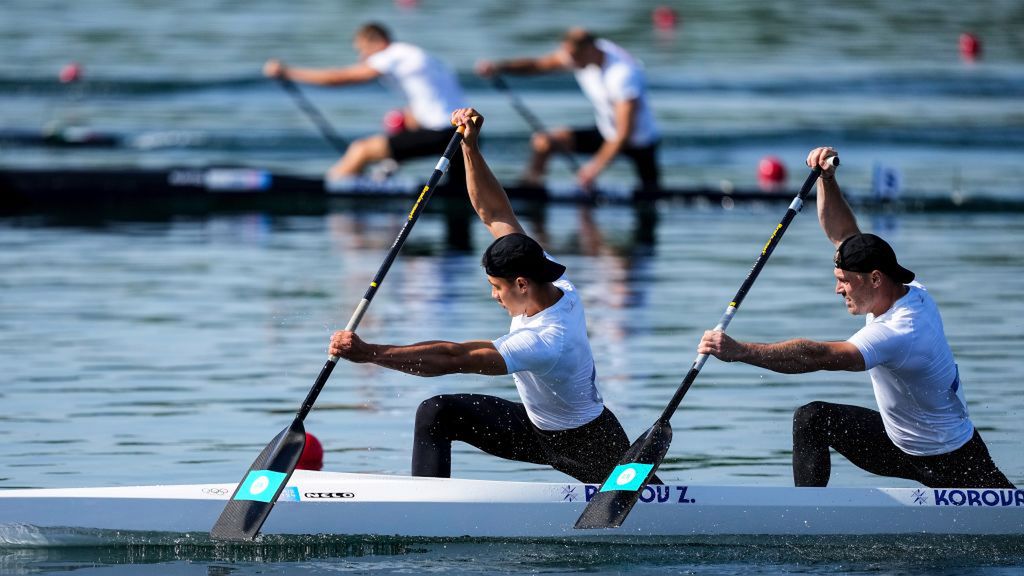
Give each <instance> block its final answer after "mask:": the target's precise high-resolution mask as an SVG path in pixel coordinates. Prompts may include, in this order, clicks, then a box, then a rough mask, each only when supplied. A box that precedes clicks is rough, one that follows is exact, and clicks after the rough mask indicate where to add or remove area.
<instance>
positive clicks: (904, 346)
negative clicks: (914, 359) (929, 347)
mask: <svg viewBox="0 0 1024 576" xmlns="http://www.w3.org/2000/svg"><path fill="white" fill-rule="evenodd" d="M910 338H912V336H911V335H910V334H901V333H899V332H897V331H895V330H892V329H890V328H889V327H888V326H886V325H885V324H882V323H878V322H873V323H871V324H868V325H867V326H864V327H863V328H861V329H860V330H858V331H857V333H856V334H854V335H853V336H850V338H849V339H848V340H847V342H849V343H851V344H853V345H854V346H856V347H857V349H858V350H860V353H861V355H862V356H864V369H865V370H870V369H872V368H874V367H875V366H878V365H880V364H886V365H889V364H893V363H902V359H903V358H904V357H905V356H906V354H907V350H909V349H910V343H909V342H908V339H910Z"/></svg>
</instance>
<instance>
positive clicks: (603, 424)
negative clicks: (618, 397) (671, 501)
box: [412, 394, 629, 483]
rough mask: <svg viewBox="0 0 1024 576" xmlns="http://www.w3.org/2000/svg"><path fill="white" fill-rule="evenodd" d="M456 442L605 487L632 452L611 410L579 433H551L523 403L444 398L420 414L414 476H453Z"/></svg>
mask: <svg viewBox="0 0 1024 576" xmlns="http://www.w3.org/2000/svg"><path fill="white" fill-rule="evenodd" d="M456 440H458V441H461V442H465V443H467V444H471V445H473V446H475V447H477V448H479V449H481V450H483V451H484V452H487V453H488V454H492V455H494V456H499V457H501V458H505V459H508V460H516V461H519V462H532V463H534V464H546V465H549V466H551V467H553V468H554V469H556V470H559V471H561V472H564V473H566V474H568V475H569V476H572V477H573V478H576V479H577V480H579V481H581V482H588V483H600V482H603V481H604V480H605V478H607V476H608V474H609V473H610V472H611V471H612V469H613V468H615V466H616V465H618V463H619V457H621V456H622V454H623V453H624V452H625V451H626V449H627V448H629V439H628V438H627V437H626V432H625V431H624V430H623V429H622V425H621V424H619V421H618V419H617V418H615V415H614V414H612V412H611V411H610V410H608V409H607V408H605V409H604V412H602V413H601V415H600V416H598V417H597V418H595V419H594V420H592V421H590V422H588V423H586V424H584V425H583V426H580V427H579V428H573V429H570V430H559V431H555V432H548V431H545V430H541V429H540V428H537V427H536V426H534V424H533V423H532V422H531V421H530V418H529V417H528V416H527V415H526V407H525V406H523V405H522V404H520V403H518V402H510V401H508V400H504V399H502V398H497V397H494V396H485V395H482V394H442V395H440V396H434V397H433V398H429V399H427V400H424V401H423V402H422V403H421V404H420V407H419V409H418V410H417V411H416V432H415V438H414V440H413V450H412V475H413V476H434V477H439V478H448V477H450V476H451V472H452V442H453V441H456Z"/></svg>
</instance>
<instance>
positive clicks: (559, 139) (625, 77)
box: [477, 28, 660, 195]
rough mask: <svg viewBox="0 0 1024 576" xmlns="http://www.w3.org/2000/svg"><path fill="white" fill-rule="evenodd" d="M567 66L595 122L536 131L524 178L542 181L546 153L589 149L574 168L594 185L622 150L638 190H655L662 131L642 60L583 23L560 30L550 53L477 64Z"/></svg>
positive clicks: (529, 68)
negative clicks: (587, 156)
mask: <svg viewBox="0 0 1024 576" xmlns="http://www.w3.org/2000/svg"><path fill="white" fill-rule="evenodd" d="M570 70H571V71H573V72H574V73H575V75H576V81H577V82H578V83H579V85H580V88H581V89H582V90H583V93H584V95H585V96H586V97H587V98H588V99H589V100H590V102H591V104H592V105H593V106H594V120H595V125H594V126H591V127H586V128H576V129H572V128H557V129H554V130H551V131H550V132H547V133H537V134H534V135H533V139H532V141H531V145H532V147H533V155H532V157H531V159H530V163H529V166H528V167H527V170H526V173H525V174H524V175H523V180H524V183H526V184H531V185H537V186H539V185H541V184H542V183H543V180H544V173H545V171H546V169H547V162H548V158H550V156H551V154H552V153H554V152H556V151H558V150H567V151H572V152H580V153H584V154H593V156H592V157H591V159H590V161H589V162H587V163H586V164H584V165H583V166H582V167H580V169H579V172H578V173H577V174H576V179H577V182H578V183H579V185H580V186H581V187H582V188H584V189H592V188H593V187H594V185H595V182H596V180H597V177H598V175H600V174H601V173H602V172H603V171H604V170H605V169H606V168H608V166H609V165H610V164H611V163H612V161H613V160H614V159H615V158H616V157H617V156H620V155H622V156H625V157H627V158H628V159H629V160H630V161H631V162H632V163H633V167H634V168H635V170H636V173H637V176H638V177H639V178H640V190H641V193H643V194H647V195H655V194H657V192H658V190H659V187H660V182H659V180H660V176H659V169H658V159H657V152H658V140H659V138H660V135H659V132H658V127H657V124H656V123H655V121H654V114H653V112H652V111H651V105H650V103H649V101H648V98H647V78H646V76H645V74H644V70H643V67H642V65H641V64H640V62H639V61H638V60H636V59H635V58H633V56H631V55H630V54H629V53H628V52H626V50H624V49H623V48H622V47H621V46H619V45H617V44H615V43H613V42H611V41H610V40H606V39H604V38H597V37H595V36H594V35H593V34H591V33H590V32H588V31H587V30H584V29H582V28H572V29H570V30H569V31H568V32H566V34H565V36H563V38H562V44H561V46H560V47H559V49H558V50H556V51H554V52H552V53H550V54H547V55H544V56H540V57H538V58H516V59H510V60H500V61H493V62H492V61H486V60H485V61H481V62H479V63H478V64H477V73H479V74H480V75H482V76H492V75H494V74H501V73H508V74H546V73H551V72H560V71H570Z"/></svg>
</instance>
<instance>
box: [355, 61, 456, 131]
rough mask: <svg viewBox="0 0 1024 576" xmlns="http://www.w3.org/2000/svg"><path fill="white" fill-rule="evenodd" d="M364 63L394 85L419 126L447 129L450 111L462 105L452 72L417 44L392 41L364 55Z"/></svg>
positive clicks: (449, 125)
mask: <svg viewBox="0 0 1024 576" xmlns="http://www.w3.org/2000/svg"><path fill="white" fill-rule="evenodd" d="M366 64H367V65H368V66H370V67H371V68H373V69H374V70H376V71H378V72H380V73H381V74H382V75H383V76H384V78H383V80H384V82H385V83H388V84H393V85H397V87H398V88H399V89H400V90H401V92H402V93H403V94H404V95H405V99H406V101H407V102H408V103H409V108H410V109H411V110H412V115H413V117H414V118H416V122H418V123H419V125H420V126H421V127H423V128H428V129H430V130H443V129H445V128H450V127H451V116H452V111H453V110H455V109H456V108H464V107H466V97H465V95H463V93H462V87H461V86H459V80H458V78H456V76H455V73H454V72H452V70H451V69H450V68H449V67H448V66H447V65H446V64H444V63H443V62H441V61H440V60H438V59H437V58H434V57H433V56H431V55H430V54H427V53H426V52H425V51H424V50H423V49H422V48H419V47H418V46H413V45H412V44H406V43H404V42H392V43H391V44H389V45H388V47H387V48H385V49H383V50H381V51H380V52H377V53H376V54H373V55H371V56H370V57H369V58H367V59H366Z"/></svg>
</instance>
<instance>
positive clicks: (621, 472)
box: [601, 462, 654, 492]
mask: <svg viewBox="0 0 1024 576" xmlns="http://www.w3.org/2000/svg"><path fill="white" fill-rule="evenodd" d="M653 468H654V465H653V464H637V463H635V462H633V463H630V464H619V465H618V466H616V467H615V470H612V473H611V474H610V475H609V476H608V479H607V480H605V482H604V486H601V492H611V491H613V490H627V491H630V492H636V491H637V490H639V489H640V487H641V486H643V485H644V480H645V479H646V478H647V475H648V474H650V473H651V470H652V469H653Z"/></svg>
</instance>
